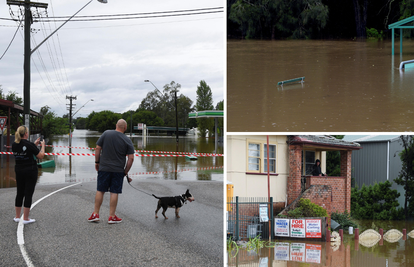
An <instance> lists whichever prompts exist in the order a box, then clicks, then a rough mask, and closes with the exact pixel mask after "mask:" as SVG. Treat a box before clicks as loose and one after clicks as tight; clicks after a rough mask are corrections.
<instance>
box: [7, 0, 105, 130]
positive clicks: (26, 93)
mask: <svg viewBox="0 0 414 267" xmlns="http://www.w3.org/2000/svg"><path fill="white" fill-rule="evenodd" d="M92 1H93V0H90V1H89V2H88V3H87V4H86V5H84V6H83V7H82V8H81V9H79V11H78V12H76V13H75V14H74V15H73V16H71V17H70V18H69V19H67V20H66V21H65V22H64V23H63V24H62V25H60V26H59V27H58V28H57V29H56V30H55V31H53V32H52V33H51V34H50V35H49V36H47V37H46V39H44V40H43V41H42V42H41V43H40V44H39V45H38V46H36V47H35V48H34V49H33V50H31V47H30V25H31V23H32V13H31V11H30V8H31V7H32V6H34V7H40V8H47V4H45V3H37V2H30V0H24V1H14V0H7V4H8V5H24V7H25V9H24V10H25V12H24V13H25V14H24V64H23V68H24V81H23V98H24V103H23V104H24V112H23V113H24V124H25V126H26V127H27V129H28V130H30V57H31V55H32V53H33V52H34V51H36V50H37V49H38V48H39V46H41V45H42V44H43V43H44V42H46V40H47V39H49V38H50V37H51V36H52V35H53V34H55V33H56V32H57V31H58V30H59V29H60V28H62V27H63V25H65V24H66V23H67V22H68V21H69V20H71V19H72V18H73V17H74V16H76V14H78V13H79V12H80V11H81V10H82V9H84V8H85V7H86V6H87V5H89V4H90V3H91V2H92ZM98 2H100V3H104V4H106V3H108V1H107V0H98Z"/></svg>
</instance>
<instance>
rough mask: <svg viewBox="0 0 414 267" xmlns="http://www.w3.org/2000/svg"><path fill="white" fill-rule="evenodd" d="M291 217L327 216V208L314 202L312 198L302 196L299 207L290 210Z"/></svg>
mask: <svg viewBox="0 0 414 267" xmlns="http://www.w3.org/2000/svg"><path fill="white" fill-rule="evenodd" d="M288 215H289V217H293V218H299V217H327V216H328V213H327V212H326V209H324V208H322V207H320V206H318V205H316V204H314V203H312V202H311V201H310V199H304V198H301V199H300V200H299V204H298V206H297V208H295V209H294V210H291V211H289V212H288Z"/></svg>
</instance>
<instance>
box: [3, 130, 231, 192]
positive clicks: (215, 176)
mask: <svg viewBox="0 0 414 267" xmlns="http://www.w3.org/2000/svg"><path fill="white" fill-rule="evenodd" d="M99 136H100V134H99V133H98V132H93V131H87V130H75V131H74V133H73V139H72V147H74V148H72V149H71V150H70V149H69V148H67V146H68V144H69V140H68V136H66V135H65V136H55V137H52V138H51V139H50V140H49V141H48V143H47V145H52V147H50V146H48V147H46V153H84V154H87V153H89V154H92V153H95V151H94V150H91V149H88V148H94V147H95V146H96V141H97V140H98V138H99ZM10 139H11V140H14V137H11V138H10ZM132 142H133V144H134V147H135V149H136V150H147V151H164V152H168V151H169V152H175V151H176V141H175V137H155V136H154V137H153V136H150V137H147V138H146V140H143V138H142V137H141V136H133V137H132ZM65 146H66V147H65ZM214 146H215V144H214V139H207V138H196V137H194V136H188V137H181V136H180V139H179V147H178V151H181V152H184V151H185V152H192V153H195V152H197V153H213V152H214ZM217 153H220V154H221V153H223V145H222V143H219V144H218V151H217ZM145 154H154V153H145ZM164 155H166V154H164ZM43 160H44V161H46V160H55V164H56V167H54V168H44V169H39V180H38V183H39V184H54V183H65V182H89V181H96V176H97V173H96V171H95V165H94V160H95V157H93V156H62V155H53V156H45V158H44V159H43ZM14 165H15V164H14V156H12V155H11V156H6V155H2V168H1V173H0V188H7V187H15V185H16V181H15V172H14ZM222 166H223V157H198V160H189V159H186V158H185V157H135V159H134V164H133V165H132V168H131V170H130V172H129V175H130V176H131V178H132V179H165V180H191V181H196V180H212V181H223V169H222V168H218V167H222ZM204 168H209V169H204ZM176 170H178V172H176Z"/></svg>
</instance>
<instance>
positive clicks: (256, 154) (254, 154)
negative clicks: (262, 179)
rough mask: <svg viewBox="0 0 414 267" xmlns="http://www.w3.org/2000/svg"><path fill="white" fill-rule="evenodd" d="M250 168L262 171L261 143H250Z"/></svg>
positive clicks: (250, 169)
mask: <svg viewBox="0 0 414 267" xmlns="http://www.w3.org/2000/svg"><path fill="white" fill-rule="evenodd" d="M248 153H249V155H248V158H249V159H248V168H247V169H248V170H249V171H257V172H259V171H260V144H256V143H249V151H248Z"/></svg>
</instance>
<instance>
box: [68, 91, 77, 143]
mask: <svg viewBox="0 0 414 267" xmlns="http://www.w3.org/2000/svg"><path fill="white" fill-rule="evenodd" d="M66 99H69V102H70V104H69V108H68V109H69V147H71V146H72V110H73V106H76V104H72V100H76V96H66ZM66 105H68V104H66Z"/></svg>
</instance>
